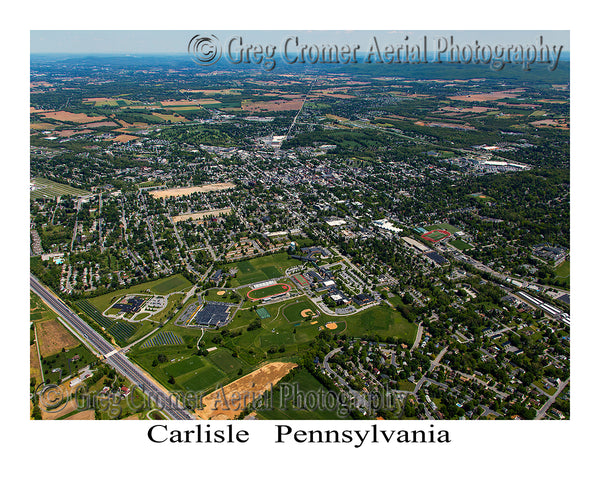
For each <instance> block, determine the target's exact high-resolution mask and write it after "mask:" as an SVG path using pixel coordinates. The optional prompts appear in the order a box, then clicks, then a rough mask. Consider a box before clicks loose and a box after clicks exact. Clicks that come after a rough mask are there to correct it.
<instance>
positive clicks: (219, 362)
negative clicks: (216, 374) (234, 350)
mask: <svg viewBox="0 0 600 480" xmlns="http://www.w3.org/2000/svg"><path fill="white" fill-rule="evenodd" d="M208 359H209V360H210V361H211V362H212V363H214V364H215V366H217V367H218V368H220V369H221V370H223V371H224V372H225V373H227V374H230V373H234V372H237V371H238V370H239V369H240V368H241V367H242V362H240V361H239V360H238V359H237V358H235V357H233V356H232V355H231V353H230V352H229V351H228V350H225V349H223V348H219V349H217V350H215V351H214V352H210V353H209V354H208Z"/></svg>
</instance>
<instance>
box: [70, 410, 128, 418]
mask: <svg viewBox="0 0 600 480" xmlns="http://www.w3.org/2000/svg"><path fill="white" fill-rule="evenodd" d="M95 419H96V415H95V411H94V410H83V411H82V412H77V413H76V414H75V415H71V416H69V417H67V418H65V420H95ZM124 420H125V419H124Z"/></svg>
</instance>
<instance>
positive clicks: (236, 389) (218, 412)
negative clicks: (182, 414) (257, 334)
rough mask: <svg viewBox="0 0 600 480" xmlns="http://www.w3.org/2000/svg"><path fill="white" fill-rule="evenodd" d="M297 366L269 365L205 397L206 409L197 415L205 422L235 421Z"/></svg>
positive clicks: (198, 411)
mask: <svg viewBox="0 0 600 480" xmlns="http://www.w3.org/2000/svg"><path fill="white" fill-rule="evenodd" d="M296 366H297V365H296V364H295V363H284V362H273V363H269V364H268V365H265V366H264V367H261V368H259V369H258V370H256V371H254V372H252V373H250V374H248V375H246V376H245V377H242V378H240V379H239V380H236V381H235V382H232V383H230V384H229V385H226V386H224V387H223V388H221V389H219V390H215V391H214V392H212V393H210V394H209V395H207V396H206V397H204V398H203V403H204V408H203V409H202V410H196V414H197V415H198V416H199V417H200V418H202V419H204V420H209V419H212V420H233V419H234V418H235V417H236V416H237V415H239V414H240V412H241V411H242V410H243V409H244V407H245V406H246V404H249V403H251V402H252V401H253V399H257V398H258V397H260V395H262V393H263V392H265V391H266V390H267V389H268V388H270V387H271V385H275V384H276V383H277V382H278V381H279V380H281V378H282V377H284V376H285V375H287V373H288V372H289V371H290V370H291V369H292V368H294V367H296Z"/></svg>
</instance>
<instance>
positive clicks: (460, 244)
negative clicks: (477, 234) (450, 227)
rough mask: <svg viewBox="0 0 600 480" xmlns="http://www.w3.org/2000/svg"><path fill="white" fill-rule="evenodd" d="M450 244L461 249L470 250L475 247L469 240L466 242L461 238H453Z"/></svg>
mask: <svg viewBox="0 0 600 480" xmlns="http://www.w3.org/2000/svg"><path fill="white" fill-rule="evenodd" d="M450 245H452V246H453V247H456V248H458V249H459V250H470V249H471V248H473V245H470V244H468V243H467V242H465V241H464V240H461V239H460V238H457V239H456V240H452V241H451V242H450Z"/></svg>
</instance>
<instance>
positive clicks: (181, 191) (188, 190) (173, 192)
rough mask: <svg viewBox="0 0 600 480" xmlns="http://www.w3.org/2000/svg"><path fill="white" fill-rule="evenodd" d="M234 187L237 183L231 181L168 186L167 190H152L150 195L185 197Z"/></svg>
mask: <svg viewBox="0 0 600 480" xmlns="http://www.w3.org/2000/svg"><path fill="white" fill-rule="evenodd" d="M234 187H235V184H233V183H230V182H225V183H209V184H207V185H201V186H198V187H180V188H168V189H166V190H152V191H151V192H150V195H152V196H153V197H154V198H167V197H184V196H186V195H191V194H192V193H206V192H219V191H221V190H228V189H230V188H234Z"/></svg>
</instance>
